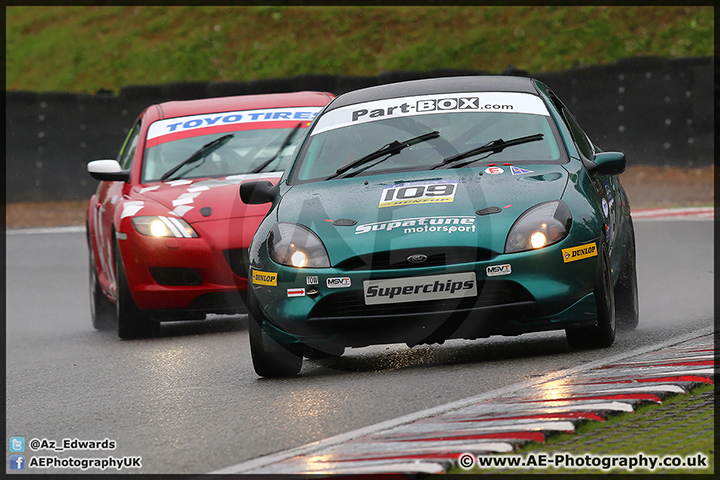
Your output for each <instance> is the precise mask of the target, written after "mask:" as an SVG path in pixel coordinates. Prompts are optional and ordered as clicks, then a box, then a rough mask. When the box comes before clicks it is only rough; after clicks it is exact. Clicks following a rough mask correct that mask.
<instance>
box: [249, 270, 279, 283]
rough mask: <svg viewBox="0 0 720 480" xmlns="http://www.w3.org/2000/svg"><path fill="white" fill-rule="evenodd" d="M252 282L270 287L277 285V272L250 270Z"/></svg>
mask: <svg viewBox="0 0 720 480" xmlns="http://www.w3.org/2000/svg"><path fill="white" fill-rule="evenodd" d="M252 283H254V284H256V285H268V286H270V287H276V286H277V273H272V272H261V271H260V270H253V271H252Z"/></svg>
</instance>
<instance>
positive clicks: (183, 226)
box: [132, 216, 198, 238]
mask: <svg viewBox="0 0 720 480" xmlns="http://www.w3.org/2000/svg"><path fill="white" fill-rule="evenodd" d="M132 224H133V227H135V230H137V231H138V233H140V234H142V235H147V236H149V237H175V238H196V237H197V236H198V234H197V233H195V230H193V228H192V227H191V226H190V225H189V224H188V223H187V222H186V221H185V220H183V219H182V218H176V217H163V216H152V217H151V216H147V217H133V219H132Z"/></svg>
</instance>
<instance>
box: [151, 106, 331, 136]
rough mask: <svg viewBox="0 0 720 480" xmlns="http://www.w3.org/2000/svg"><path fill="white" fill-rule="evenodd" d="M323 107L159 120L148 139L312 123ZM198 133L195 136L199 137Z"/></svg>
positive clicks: (267, 109)
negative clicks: (230, 128) (211, 130)
mask: <svg viewBox="0 0 720 480" xmlns="http://www.w3.org/2000/svg"><path fill="white" fill-rule="evenodd" d="M320 110H321V107H289V108H266V109H262V110H240V111H235V112H222V113H208V114H203V115H191V116H187V117H176V118H168V119H166V120H158V121H156V122H154V123H153V124H152V125H150V128H148V134H147V139H148V140H153V139H155V138H158V137H162V136H165V135H171V134H177V133H185V132H190V131H194V130H204V129H207V128H217V127H220V128H222V127H228V126H233V125H242V124H251V123H258V122H281V121H307V122H309V121H311V120H312V119H314V118H315V116H316V115H317V114H318V112H319V111H320ZM199 134H200V133H197V134H195V135H199Z"/></svg>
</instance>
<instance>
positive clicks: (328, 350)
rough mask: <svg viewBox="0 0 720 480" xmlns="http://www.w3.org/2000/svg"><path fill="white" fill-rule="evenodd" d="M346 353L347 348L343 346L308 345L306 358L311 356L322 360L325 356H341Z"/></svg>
mask: <svg viewBox="0 0 720 480" xmlns="http://www.w3.org/2000/svg"><path fill="white" fill-rule="evenodd" d="M344 353H345V348H343V347H334V346H333V347H330V346H327V347H321V348H312V347H307V348H306V349H305V353H304V355H305V358H310V359H312V360H321V359H323V358H340V357H342V356H343V354H344Z"/></svg>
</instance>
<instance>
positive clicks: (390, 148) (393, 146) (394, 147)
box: [325, 130, 440, 180]
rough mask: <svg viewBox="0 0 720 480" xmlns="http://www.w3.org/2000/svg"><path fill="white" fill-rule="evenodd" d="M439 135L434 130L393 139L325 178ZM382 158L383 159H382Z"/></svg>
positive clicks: (328, 178) (338, 174)
mask: <svg viewBox="0 0 720 480" xmlns="http://www.w3.org/2000/svg"><path fill="white" fill-rule="evenodd" d="M439 136H440V132H438V131H437V130H436V131H434V132H429V133H426V134H424V135H420V136H417V137H413V138H410V139H408V140H405V141H403V142H398V141H397V140H394V141H392V142H390V143H388V144H387V145H383V146H382V147H380V148H378V149H377V150H375V151H374V152H371V153H369V154H367V155H365V156H364V157H361V158H358V159H357V160H353V161H352V162H350V163H348V164H347V165H344V166H342V167H340V168H338V169H337V170H336V171H335V173H333V174H332V175H330V176H329V177H327V178H326V179H325V180H330V179H331V178H335V177H337V176H340V175H342V174H343V173H345V172H347V171H348V170H350V169H351V168H355V167H359V166H360V165H364V164H366V163H368V162H371V161H373V160H375V159H376V158H380V157H382V156H384V155H387V156H388V157H389V156H392V155H396V154H398V153H400V152H401V151H402V150H403V149H405V148H407V147H410V146H412V145H415V144H416V143H421V142H427V141H428V140H432V139H433V138H437V137H439ZM383 160H384V159H383ZM378 163H380V162H378Z"/></svg>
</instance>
